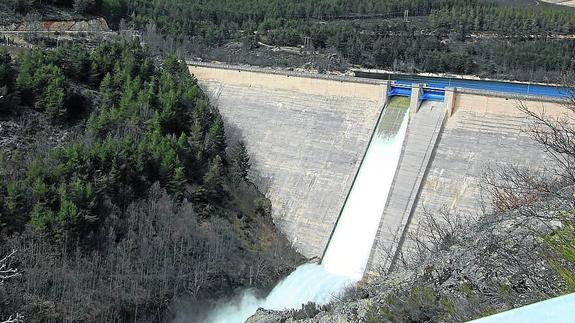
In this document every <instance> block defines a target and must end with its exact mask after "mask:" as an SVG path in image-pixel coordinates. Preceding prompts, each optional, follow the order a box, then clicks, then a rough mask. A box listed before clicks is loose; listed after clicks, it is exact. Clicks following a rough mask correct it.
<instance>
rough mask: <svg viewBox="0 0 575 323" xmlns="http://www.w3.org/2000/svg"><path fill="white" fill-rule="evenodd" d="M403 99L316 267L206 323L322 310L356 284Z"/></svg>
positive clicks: (390, 113)
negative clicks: (261, 311)
mask: <svg viewBox="0 0 575 323" xmlns="http://www.w3.org/2000/svg"><path fill="white" fill-rule="evenodd" d="M408 106H409V99H407V98H401V97H394V98H392V99H391V100H390V102H389V103H388V104H387V106H386V107H385V109H384V111H383V112H382V115H381V117H380V119H379V121H378V124H377V126H376V130H375V132H374V134H373V137H372V139H371V142H370V144H369V147H368V149H367V151H366V153H365V156H364V158H363V161H362V163H361V165H360V169H359V171H358V173H357V176H356V178H355V180H354V182H353V185H352V188H351V190H350V192H349V194H348V197H347V200H346V203H345V205H344V207H343V210H342V212H341V214H340V217H339V220H338V222H337V225H336V228H335V230H334V232H333V234H332V237H331V239H330V241H329V244H328V248H327V250H326V252H325V254H324V257H323V260H322V263H321V264H305V265H302V266H299V267H298V268H297V269H296V270H295V271H294V272H292V273H291V274H290V275H289V276H287V277H286V278H284V279H283V280H281V281H280V282H279V283H278V284H277V285H276V286H275V287H274V289H273V290H272V291H271V292H270V293H269V294H268V295H267V297H265V298H258V297H256V296H255V293H254V292H253V291H250V290H247V291H245V292H244V293H243V294H242V295H241V296H240V297H239V298H237V299H235V300H233V301H230V302H228V303H226V304H223V305H222V306H219V307H218V308H216V309H215V310H214V311H213V312H212V313H211V314H210V315H209V316H208V319H207V321H208V322H217V323H220V322H221V323H231V322H245V320H246V319H247V318H249V317H250V316H251V315H253V314H254V313H255V312H256V310H257V309H258V308H260V307H261V308H265V309H270V310H284V309H298V308H300V307H301V305H302V304H306V303H308V302H314V303H316V304H318V305H324V304H327V303H329V302H330V301H332V300H333V299H334V297H336V296H338V295H340V294H341V293H342V292H343V291H344V290H345V288H346V287H349V286H351V285H352V284H354V283H356V282H357V281H359V280H360V279H361V278H362V276H363V273H364V271H365V267H366V265H367V262H368V260H369V255H370V252H371V247H372V245H373V242H374V240H375V236H376V234H377V229H378V226H379V222H380V220H381V215H382V214H383V210H384V208H385V204H386V202H387V196H388V194H389V191H390V189H391V185H392V182H393V177H394V175H395V170H396V168H397V165H398V163H399V159H400V156H401V149H402V145H403V140H404V138H405V134H406V131H407V122H408Z"/></svg>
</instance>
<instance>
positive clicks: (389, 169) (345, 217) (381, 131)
mask: <svg viewBox="0 0 575 323" xmlns="http://www.w3.org/2000/svg"><path fill="white" fill-rule="evenodd" d="M408 105H409V100H408V99H407V98H402V97H394V98H392V100H391V102H390V103H389V104H388V106H387V107H386V109H385V110H384V111H383V115H382V117H381V119H380V121H379V123H378V125H377V128H376V131H375V133H374V136H373V138H372V139H371V142H370V144H369V147H368V149H367V152H366V154H365V157H364V159H363V162H362V163H361V166H360V169H359V171H358V173H357V176H356V178H355V181H354V183H353V187H352V188H351V191H350V192H349V195H348V197H347V200H346V202H345V205H344V207H343V210H342V212H341V214H340V217H339V220H338V222H337V225H336V227H335V231H334V233H333V235H332V238H331V239H330V241H329V244H328V247H327V251H326V252H325V254H324V257H323V260H322V265H323V266H324V267H325V268H326V270H327V271H329V272H332V273H336V274H339V275H343V276H347V277H351V278H352V279H354V280H360V279H361V278H362V277H363V273H364V272H365V267H366V265H367V262H368V260H369V255H370V253H371V247H372V246H373V241H374V240H375V236H376V234H377V229H378V227H379V222H380V221H381V216H382V214H383V210H384V208H385V204H386V202H387V197H388V195H389V191H390V190H391V185H392V183H393V178H394V176H395V170H396V169H397V164H398V163H399V158H400V156H401V149H402V146H403V139H404V138H405V134H406V131H407V121H408V113H407V110H408Z"/></svg>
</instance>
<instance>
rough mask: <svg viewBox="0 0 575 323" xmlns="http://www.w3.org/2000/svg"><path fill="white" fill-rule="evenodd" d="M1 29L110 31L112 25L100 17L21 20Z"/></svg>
mask: <svg viewBox="0 0 575 323" xmlns="http://www.w3.org/2000/svg"><path fill="white" fill-rule="evenodd" d="M0 31H52V32H106V31H110V27H109V26H108V23H107V22H106V19H104V18H102V17H99V18H94V19H87V20H42V21H38V22H19V23H12V24H9V25H4V26H0Z"/></svg>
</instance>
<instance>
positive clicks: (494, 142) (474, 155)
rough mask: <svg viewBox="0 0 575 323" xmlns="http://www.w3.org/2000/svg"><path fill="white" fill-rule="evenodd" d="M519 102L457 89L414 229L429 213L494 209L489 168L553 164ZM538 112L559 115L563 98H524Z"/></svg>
mask: <svg viewBox="0 0 575 323" xmlns="http://www.w3.org/2000/svg"><path fill="white" fill-rule="evenodd" d="M519 103H520V102H519V101H517V100H511V99H505V98H504V97H491V96H485V95H479V94H470V93H461V92H460V91H459V90H458V91H457V92H456V94H455V106H454V112H453V115H452V116H451V117H450V118H449V119H448V120H447V122H446V124H445V129H444V130H443V132H442V134H441V137H440V141H439V145H438V147H437V151H436V153H435V155H434V158H433V161H432V163H431V165H430V169H429V173H428V175H427V177H426V180H425V184H424V186H423V189H422V192H421V196H420V198H419V202H418V205H417V209H416V214H415V216H414V220H413V221H412V223H411V226H410V229H409V230H410V231H411V232H412V233H413V232H415V231H416V230H417V229H418V222H419V220H420V219H421V217H422V215H423V214H424V212H426V211H427V212H430V213H431V214H437V213H439V212H440V210H442V209H445V210H449V211H450V212H452V213H453V214H457V215H458V216H476V215H478V214H481V213H482V212H490V211H491V210H492V206H491V204H490V201H489V199H488V197H487V196H486V194H485V192H483V190H482V189H481V184H482V176H483V174H484V173H485V171H486V170H487V169H488V168H489V167H500V166H503V165H511V164H514V165H519V166H525V167H550V166H551V165H552V164H551V161H550V160H549V159H548V157H547V155H546V154H545V153H544V152H543V150H542V148H541V147H540V146H538V145H537V143H536V142H534V140H533V139H532V138H531V137H530V136H529V133H528V132H527V131H526V130H527V129H528V126H529V122H530V121H529V118H527V117H526V116H525V115H524V114H523V113H522V112H521V111H519V110H518V109H517V106H518V105H519ZM524 104H525V105H526V106H527V107H528V108H529V109H530V110H532V111H534V112H537V113H545V114H546V115H548V116H551V117H559V116H561V115H563V114H565V113H567V112H568V111H567V109H566V108H565V107H564V106H563V105H562V104H559V103H552V102H537V101H524Z"/></svg>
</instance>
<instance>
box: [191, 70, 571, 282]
mask: <svg viewBox="0 0 575 323" xmlns="http://www.w3.org/2000/svg"><path fill="white" fill-rule="evenodd" d="M189 69H190V72H191V73H193V74H194V75H195V77H196V78H197V80H198V83H199V84H200V86H201V87H202V89H204V91H205V92H206V93H207V94H208V96H209V97H210V100H211V103H212V104H213V105H215V106H217V107H218V108H219V110H220V113H221V114H222V116H223V118H224V121H225V123H226V131H227V133H228V134H230V135H231V136H232V137H235V138H241V139H242V140H244V142H245V143H246V146H247V148H248V151H249V152H250V157H251V161H252V170H251V174H250V177H251V179H252V180H253V181H254V182H255V183H256V185H257V186H258V187H259V188H260V189H261V190H262V191H263V192H264V193H265V194H266V196H267V197H268V198H269V199H270V200H271V202H272V216H273V218H274V221H275V223H276V224H277V225H278V226H279V228H280V229H281V230H282V231H283V232H284V233H285V234H286V235H287V237H288V238H289V239H290V241H291V242H292V243H293V246H294V247H295V248H296V249H297V250H298V251H300V252H301V253H302V254H303V255H304V256H306V257H309V258H313V257H318V258H323V259H325V257H326V256H328V254H329V253H330V249H331V248H332V246H331V245H332V243H330V240H331V238H332V236H334V235H341V234H344V233H340V232H338V231H341V230H342V229H340V227H342V225H339V224H340V223H344V222H346V223H348V224H346V225H345V227H346V228H350V229H349V230H355V231H354V232H355V234H356V235H358V234H359V235H364V236H365V237H366V238H365V239H363V240H362V241H360V242H358V243H360V244H361V246H359V245H358V246H357V249H363V251H360V250H357V249H356V250H355V252H349V253H348V254H342V255H341V257H342V258H346V259H347V258H349V257H354V256H355V253H358V252H359V253H361V252H363V253H364V254H365V255H362V256H361V257H364V258H365V259H366V260H367V261H363V263H362V261H359V263H360V266H359V268H350V269H349V271H351V272H353V273H355V274H353V273H352V274H350V273H349V272H347V273H346V274H347V275H348V276H353V275H356V274H357V272H360V274H359V275H360V276H362V275H364V274H366V273H367V274H377V273H378V272H380V271H381V270H386V269H388V268H389V267H390V266H391V265H392V263H393V261H394V259H395V258H396V256H397V254H398V251H399V250H401V248H402V247H403V245H404V242H405V240H406V236H407V235H408V234H409V233H410V232H412V233H413V232H419V230H423V231H424V230H425V228H422V227H420V225H419V224H420V221H421V219H422V216H423V214H424V213H425V212H430V213H437V212H439V211H440V210H445V209H447V210H449V211H451V212H453V213H458V214H463V215H466V214H469V215H473V214H474V213H478V212H482V211H483V210H485V208H486V207H487V208H489V205H488V203H487V204H486V203H483V202H484V201H485V196H484V194H483V192H482V190H481V177H482V175H483V173H484V172H485V170H486V169H487V168H488V167H490V166H498V165H499V166H500V165H506V164H514V165H523V166H530V165H534V166H540V165H545V163H546V162H547V159H546V158H547V157H546V155H545V153H544V151H543V150H542V149H541V148H540V147H539V146H538V145H537V144H536V143H535V142H534V141H533V139H532V138H531V137H530V136H529V134H527V133H526V132H525V131H524V130H525V129H526V128H527V127H528V126H529V122H530V121H529V119H528V118H527V117H526V116H525V115H524V114H523V112H521V111H519V110H518V109H517V108H516V107H517V105H518V102H519V101H518V100H521V102H522V103H523V104H524V105H525V106H526V107H527V108H529V109H530V110H532V111H534V112H543V111H544V112H545V114H546V115H561V114H563V113H565V112H566V111H567V109H566V108H565V107H564V106H563V105H562V97H561V96H562V94H561V93H559V92H557V93H553V89H552V90H551V91H548V90H546V89H545V88H544V87H542V88H541V89H539V88H538V87H536V86H535V87H532V88H529V89H530V90H531V91H532V92H530V93H525V91H524V90H523V88H522V86H523V85H521V86H519V85H518V86H516V87H514V86H509V87H507V88H502V89H501V90H499V89H498V88H497V86H498V85H497V84H496V86H491V87H489V88H482V87H481V86H476V85H469V86H467V85H465V84H463V86H462V87H460V86H459V85H458V84H456V83H454V86H453V87H451V86H450V85H452V84H449V85H448V86H446V85H444V84H441V83H440V82H442V81H441V80H440V79H438V80H421V79H417V80H411V81H410V80H407V81H406V80H397V81H388V80H379V79H375V78H365V77H350V76H327V75H314V74H304V73H298V72H292V71H275V70H268V69H260V68H245V67H238V66H222V65H214V64H205V63H189ZM356 76H366V73H364V74H362V72H357V73H356ZM523 87H524V86H523ZM557 91H559V90H557ZM404 115H405V116H406V117H405V119H404V118H403V116H404ZM402 120H405V123H403V121H402ZM402 124H405V135H404V136H401V137H397V136H396V134H399V133H401V129H402ZM394 136H395V137H394ZM379 137H381V138H389V137H394V138H396V137H397V138H398V139H396V140H395V141H393V143H391V141H390V144H389V145H393V144H394V143H395V142H399V145H398V146H397V145H396V146H397V147H398V148H396V149H397V162H396V163H395V164H394V163H389V162H387V161H384V162H382V160H381V159H377V158H378V157H377V156H374V154H376V152H372V150H373V149H369V147H370V146H371V145H373V143H374V141H375V140H376V139H377V138H379ZM370 142H371V143H372V144H371V145H370ZM385 145H387V144H385V143H384V144H383V146H382V147H384V146H385ZM388 148H389V149H392V148H391V146H390V147H388ZM382 149H383V148H382ZM386 149H387V148H386ZM367 168H369V169H376V170H377V169H379V171H380V172H382V174H380V175H381V176H383V177H382V178H385V176H387V177H389V185H387V186H388V187H387V188H383V187H381V188H377V190H374V189H372V188H370V186H362V182H364V181H368V180H369V177H370V176H366V175H362V173H365V172H366V171H365V170H364V169H367ZM361 187H363V188H361ZM371 187H373V186H371ZM356 191H361V192H360V193H361V194H360V193H356ZM357 196H363V198H360V197H357ZM366 197H368V198H366ZM372 201H373V202H374V203H375V204H377V205H372V206H370V210H372V211H369V212H371V213H373V214H374V215H368V214H367V213H369V212H368V211H365V212H364V211H363V210H362V209H361V207H362V206H366V205H367V204H372ZM350 205H352V206H350ZM353 205H355V206H353ZM352 207H353V208H355V211H354V212H351V211H346V209H348V208H352ZM357 210H360V211H359V213H358V211H357ZM364 213H365V214H364ZM358 216H362V217H366V220H362V222H361V223H362V225H361V226H356V227H353V222H354V217H358ZM350 219H351V220H350ZM367 223H369V225H368V224H367ZM360 240H361V239H360ZM328 244H330V246H329V248H328ZM338 250H342V248H339V249H338ZM328 258H329V259H330V261H331V259H334V258H336V257H333V256H332V257H328ZM326 266H327V264H326ZM339 266H340V267H339V268H342V266H341V264H340V265H339Z"/></svg>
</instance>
